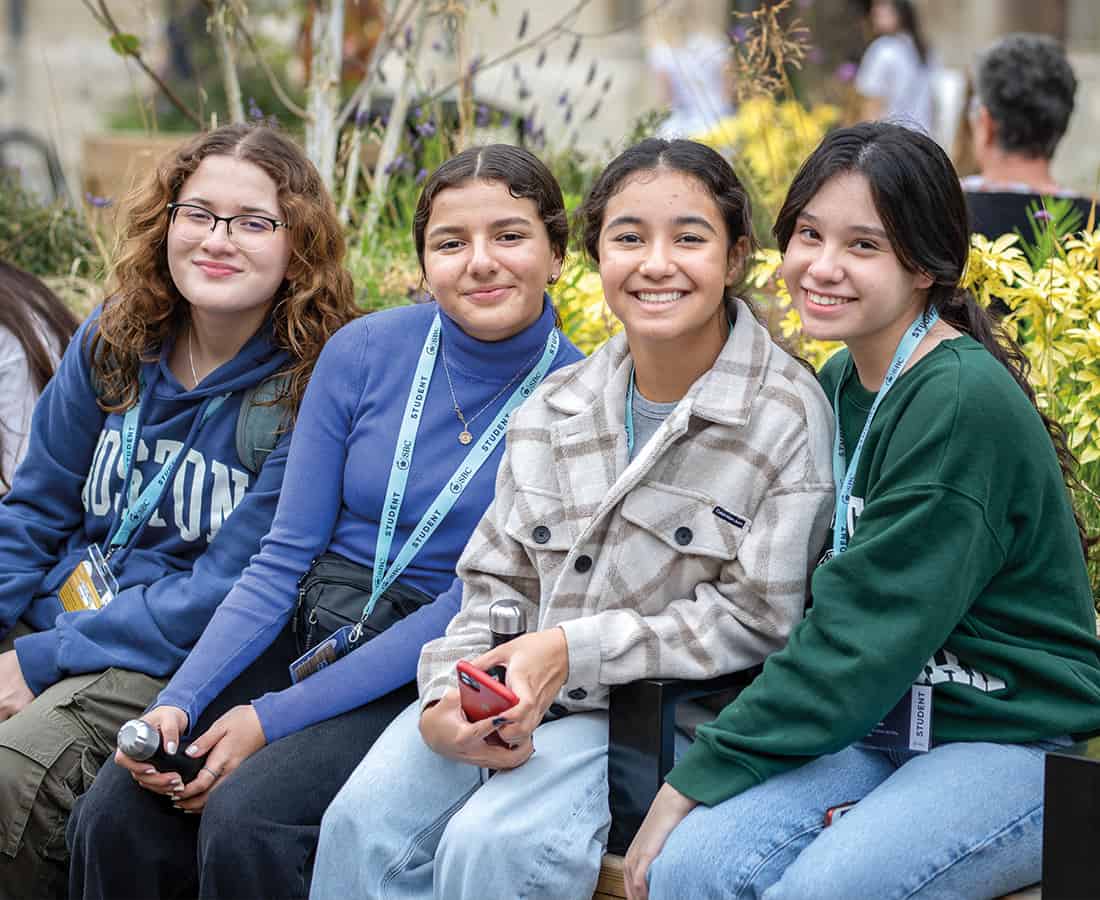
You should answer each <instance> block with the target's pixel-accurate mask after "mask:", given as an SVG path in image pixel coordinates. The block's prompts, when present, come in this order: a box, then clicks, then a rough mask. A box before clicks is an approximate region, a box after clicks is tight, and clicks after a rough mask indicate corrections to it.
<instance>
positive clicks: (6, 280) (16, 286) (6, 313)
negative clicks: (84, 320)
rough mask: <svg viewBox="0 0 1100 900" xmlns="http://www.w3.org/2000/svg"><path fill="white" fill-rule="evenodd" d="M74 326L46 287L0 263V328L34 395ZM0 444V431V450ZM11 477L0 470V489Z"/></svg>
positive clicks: (49, 374) (0, 441)
mask: <svg viewBox="0 0 1100 900" xmlns="http://www.w3.org/2000/svg"><path fill="white" fill-rule="evenodd" d="M78 324H79V322H78V321H77V318H76V316H74V315H73V314H72V312H70V311H69V308H68V307H67V306H65V304H64V303H62V302H61V300H60V299H58V297H57V295H56V294H54V292H53V291H51V290H50V289H49V288H48V287H46V285H44V284H43V283H42V282H41V281H39V280H38V279H37V278H35V277H34V276H33V275H31V274H29V273H27V272H24V271H23V270H22V269H17V268H16V267H15V266H12V265H9V264H8V263H6V262H3V261H2V260H0V328H5V329H7V330H8V331H10V332H11V333H12V334H13V335H15V337H16V339H17V340H18V341H19V343H20V344H21V345H22V346H23V353H24V354H25V355H26V359H27V369H28V370H29V372H30V376H31V383H32V384H33V385H34V389H35V392H36V393H42V389H43V388H45V387H46V382H47V381H49V380H50V379H51V378H52V377H53V373H54V364H53V352H51V351H52V350H55V351H58V352H60V351H61V350H64V349H65V345H66V344H68V343H69V338H71V337H72V336H73V332H74V331H76V328H77V325H78ZM43 332H45V333H44V334H43ZM51 345H52V348H51ZM3 441H4V434H3V429H0V448H2V446H3ZM0 458H2V457H0ZM11 474H12V473H10V472H4V471H3V470H2V468H0V485H2V486H3V489H4V490H5V491H6V490H7V489H8V488H9V487H11V481H10V478H11Z"/></svg>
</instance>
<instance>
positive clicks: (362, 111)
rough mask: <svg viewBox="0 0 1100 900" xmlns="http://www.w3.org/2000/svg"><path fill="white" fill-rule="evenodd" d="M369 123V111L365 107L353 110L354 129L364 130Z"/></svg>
mask: <svg viewBox="0 0 1100 900" xmlns="http://www.w3.org/2000/svg"><path fill="white" fill-rule="evenodd" d="M369 121H370V109H369V108H368V107H366V106H358V107H356V109H355V127H356V128H366V127H367V123H368V122H369Z"/></svg>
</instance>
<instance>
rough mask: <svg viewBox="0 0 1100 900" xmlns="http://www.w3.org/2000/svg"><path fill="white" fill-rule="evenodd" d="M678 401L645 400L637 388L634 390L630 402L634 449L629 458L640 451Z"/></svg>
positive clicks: (632, 457)
mask: <svg viewBox="0 0 1100 900" xmlns="http://www.w3.org/2000/svg"><path fill="white" fill-rule="evenodd" d="M679 402H680V401H678V400H673V401H672V402H671V403H654V402H653V401H652V400H646V398H645V397H643V396H642V395H641V394H640V393H638V391H637V390H635V391H634V399H633V401H632V402H631V409H632V410H633V411H634V450H633V452H632V453H631V454H630V458H631V460H633V459H634V458H635V457H636V456H637V455H638V454H639V453H641V452H642V448H643V447H644V446H645V445H646V443H647V442H648V441H649V439H650V438H651V437H653V435H654V434H656V432H657V429H658V428H660V427H661V423H662V422H663V421H664V420H665V419H667V418H668V417H669V414H670V413H671V412H672V411H673V410H674V409H676V404H677V403H679Z"/></svg>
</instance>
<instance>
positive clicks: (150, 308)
mask: <svg viewBox="0 0 1100 900" xmlns="http://www.w3.org/2000/svg"><path fill="white" fill-rule="evenodd" d="M208 156H230V157H233V158H234V159H239V160H243V161H245V162H250V163H252V164H253V165H256V166H258V167H259V168H260V169H262V170H263V171H264V172H265V173H266V174H267V175H268V176H269V177H270V178H271V180H272V181H274V182H275V186H276V188H277V189H278V198H279V206H280V209H281V212H282V215H283V218H284V219H285V220H286V222H287V231H288V232H289V234H290V246H291V252H290V262H289V264H288V265H287V270H286V275H285V277H284V279H283V283H282V284H281V285H280V287H279V289H278V291H277V292H276V294H275V298H274V300H275V302H274V306H273V307H272V311H271V319H272V324H273V327H274V342H275V344H276V345H277V346H279V347H280V348H282V349H284V350H286V351H287V352H288V353H289V354H290V357H291V362H290V364H289V365H288V366H287V367H286V368H285V369H284V370H283V372H282V373H280V374H286V375H287V376H288V379H287V386H286V389H285V391H283V392H282V393H281V394H280V396H279V399H278V402H279V403H281V404H283V405H284V406H285V407H286V408H287V411H288V413H289V414H290V415H291V417H293V416H294V415H295V414H296V413H297V410H298V406H299V404H300V403H301V401H302V395H303V394H304V393H305V389H306V383H307V382H308V381H309V376H310V374H311V373H312V371H313V366H314V364H315V363H316V362H317V357H318V355H319V354H320V352H321V348H322V347H323V346H324V344H325V341H326V340H328V338H329V337H331V336H332V334H333V333H335V332H336V331H337V329H339V328H340V327H341V326H342V325H344V324H346V323H347V322H349V321H351V320H352V319H353V318H355V317H356V316H357V315H359V312H358V310H357V309H356V307H355V302H354V296H353V294H354V292H353V288H352V282H351V276H350V275H349V274H348V273H347V271H345V269H344V266H343V260H344V249H345V248H344V235H343V232H342V230H341V228H340V225H339V222H338V221H337V218H336V209H335V207H334V205H333V202H332V198H331V197H330V196H329V193H328V191H327V190H326V189H325V186H324V184H323V183H322V181H321V176H320V175H318V174H317V170H316V169H315V168H314V167H313V164H312V163H311V162H310V161H309V160H308V159H307V158H306V156H305V154H304V153H303V152H302V150H301V148H300V147H299V146H298V145H297V144H295V143H294V141H292V140H291V139H290V138H288V137H287V136H286V135H284V134H282V133H280V132H278V131H276V130H275V129H273V128H271V127H269V126H266V125H241V124H236V125H226V126H224V127H222V128H217V129H214V130H213V131H208V132H204V133H203V134H199V135H196V136H195V137H193V138H192V139H191V140H189V141H187V142H186V143H184V144H182V145H181V146H180V147H179V148H178V149H176V150H175V151H173V152H171V153H169V154H168V155H167V156H166V157H165V158H164V159H162V160H161V162H160V164H159V165H158V166H157V169H156V172H155V173H153V175H152V176H151V177H149V178H148V179H147V180H146V181H145V183H144V184H141V185H140V186H139V187H137V188H136V189H135V190H134V191H133V192H132V193H131V194H130V195H129V196H128V197H127V198H126V201H125V204H124V207H123V208H124V224H123V227H122V231H121V233H120V235H119V253H118V258H117V261H116V262H115V265H114V267H113V269H112V272H111V279H110V283H109V285H108V288H109V293H108V296H109V299H108V300H107V302H106V303H105V304H104V305H103V312H102V315H101V316H100V319H99V329H98V331H97V333H96V334H95V336H94V337H93V338H92V341H91V356H92V372H93V377H94V378H95V380H96V384H97V386H98V389H99V394H100V399H99V405H100V407H101V408H102V409H103V410H105V411H106V412H121V411H122V410H125V409H128V408H129V407H131V406H133V405H134V403H136V402H137V398H138V370H139V367H140V365H141V363H142V362H145V361H148V360H150V359H155V358H156V355H157V354H159V352H160V349H161V347H162V346H163V345H164V342H165V340H166V339H167V338H168V337H169V335H172V334H175V333H177V332H178V330H179V329H180V327H181V326H182V324H183V323H184V322H185V321H186V320H187V317H188V310H189V304H188V303H187V300H186V299H185V298H184V297H183V295H182V294H180V292H179V290H178V289H177V288H176V285H175V282H173V280H172V276H171V274H170V273H169V270H168V253H167V238H168V224H169V219H168V209H167V206H168V204H169V203H170V202H172V201H174V200H175V199H176V197H177V196H178V194H179V191H180V188H181V187H182V185H183V183H184V181H186V180H187V178H189V177H190V176H191V175H192V174H193V173H194V172H195V170H196V169H198V167H199V164H200V163H201V162H202V161H203V160H204V159H206V157H208Z"/></svg>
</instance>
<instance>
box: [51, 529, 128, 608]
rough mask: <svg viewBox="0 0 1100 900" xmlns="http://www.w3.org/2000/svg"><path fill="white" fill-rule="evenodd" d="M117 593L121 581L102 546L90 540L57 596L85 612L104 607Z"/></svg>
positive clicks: (70, 606) (71, 606) (62, 602)
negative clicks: (104, 553)
mask: <svg viewBox="0 0 1100 900" xmlns="http://www.w3.org/2000/svg"><path fill="white" fill-rule="evenodd" d="M117 593H118V581H117V580H116V579H115V576H114V573H112V572H111V567H110V566H109V565H107V560H106V559H104V558H103V553H102V551H100V549H99V547H98V546H97V545H95V544H90V545H89V546H88V552H87V553H86V554H85V557H84V559H82V560H81V561H80V562H79V563H78V564H77V567H76V568H75V569H73V573H72V574H71V575H70V576H69V577H68V578H66V579H65V583H64V584H63V585H61V589H60V590H59V591H58V592H57V597H58V599H59V600H60V601H61V605H62V606H63V607H64V608H65V609H66V610H67V611H68V612H81V611H82V610H88V609H102V608H103V607H104V606H106V605H107V604H108V603H110V602H111V601H112V600H113V599H114V597H115V594H117Z"/></svg>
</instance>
